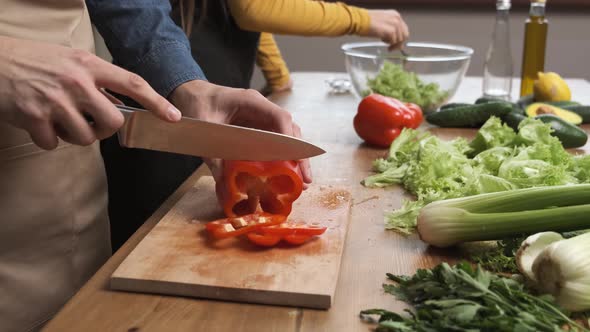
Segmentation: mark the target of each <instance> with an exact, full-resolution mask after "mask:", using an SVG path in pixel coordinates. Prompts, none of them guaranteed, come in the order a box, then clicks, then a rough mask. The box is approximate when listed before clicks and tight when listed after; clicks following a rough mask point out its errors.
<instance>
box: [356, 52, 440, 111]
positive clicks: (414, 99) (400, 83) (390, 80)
mask: <svg viewBox="0 0 590 332" xmlns="http://www.w3.org/2000/svg"><path fill="white" fill-rule="evenodd" d="M367 85H368V87H369V89H370V90H371V92H374V93H378V94H381V95H384V96H389V97H393V98H396V99H399V100H401V101H404V102H408V103H414V104H417V105H419V106H420V107H422V108H423V109H431V108H433V106H436V105H438V104H440V103H442V102H443V101H444V100H445V99H446V98H447V96H448V92H446V91H441V89H440V86H439V85H438V84H436V83H428V84H427V83H424V82H423V81H422V80H420V78H419V77H418V75H416V74H415V73H411V72H407V71H405V70H404V69H403V68H402V67H401V66H399V65H397V64H394V63H392V62H389V61H385V62H384V63H383V67H382V68H381V70H380V71H379V73H378V74H377V75H376V76H375V77H374V78H372V79H371V78H369V79H367Z"/></svg>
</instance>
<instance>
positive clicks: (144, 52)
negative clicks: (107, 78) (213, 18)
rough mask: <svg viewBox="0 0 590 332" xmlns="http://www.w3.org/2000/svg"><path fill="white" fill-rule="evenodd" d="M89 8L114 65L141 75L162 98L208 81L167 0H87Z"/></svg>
mask: <svg viewBox="0 0 590 332" xmlns="http://www.w3.org/2000/svg"><path fill="white" fill-rule="evenodd" d="M86 5H87V6H88V10H89V12H90V17H91V19H92V23H93V24H94V25H95V26H96V28H97V29H98V31H99V32H100V34H101V35H102V37H103V38H104V40H105V44H106V45H107V48H108V49H109V52H110V53H111V55H112V56H113V60H114V63H115V64H117V65H119V66H121V67H123V68H125V69H127V70H129V71H132V72H134V73H137V74H139V75H141V76H142V77H143V78H144V79H145V80H146V81H147V82H148V83H149V84H150V85H151V86H152V87H153V88H154V89H155V90H156V91H157V92H158V93H160V94H161V95H162V96H165V97H167V96H168V95H169V94H170V93H171V92H172V91H173V90H174V89H175V88H176V87H177V86H179V85H180V84H182V83H185V82H187V81H192V80H199V79H200V80H204V79H205V75H204V74H203V71H202V70H201V68H200V67H199V65H198V64H197V62H196V61H195V60H194V59H193V56H192V54H191V50H190V44H189V41H188V39H187V37H186V35H185V34H184V32H183V31H182V30H181V29H180V27H178V26H177V25H176V24H175V23H174V21H173V20H172V18H171V17H170V11H171V6H170V2H169V1H168V0H161V1H157V0H156V1H154V0H86Z"/></svg>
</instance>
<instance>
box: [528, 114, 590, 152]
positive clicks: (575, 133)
mask: <svg viewBox="0 0 590 332" xmlns="http://www.w3.org/2000/svg"><path fill="white" fill-rule="evenodd" d="M535 119H539V120H541V121H543V122H545V123H548V124H550V125H551V128H553V132H552V133H551V135H553V136H555V137H557V138H559V140H560V141H561V144H562V145H563V147H564V148H566V149H569V148H578V147H581V146H584V145H586V141H588V135H587V134H586V132H585V131H584V130H582V129H580V128H578V127H577V126H575V125H573V124H571V123H569V122H567V121H565V120H563V119H562V118H560V117H558V116H555V115H553V114H542V115H538V116H536V117H535Z"/></svg>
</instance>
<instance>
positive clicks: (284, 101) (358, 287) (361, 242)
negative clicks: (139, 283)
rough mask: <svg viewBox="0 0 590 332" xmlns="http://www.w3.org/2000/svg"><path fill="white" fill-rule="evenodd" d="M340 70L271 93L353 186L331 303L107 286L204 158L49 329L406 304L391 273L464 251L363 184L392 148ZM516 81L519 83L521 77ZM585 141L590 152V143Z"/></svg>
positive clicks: (324, 169) (247, 321) (323, 171)
mask: <svg viewBox="0 0 590 332" xmlns="http://www.w3.org/2000/svg"><path fill="white" fill-rule="evenodd" d="M332 77H346V75H345V74H343V73H317V72H315V73H294V74H293V80H294V82H295V86H294V88H293V91H292V92H286V93H281V94H276V95H273V96H271V100H273V101H274V102H276V103H277V104H279V105H281V106H282V107H284V108H286V109H288V110H289V111H290V112H292V114H293V117H294V119H295V121H296V122H297V123H299V124H300V126H301V127H302V130H303V135H304V137H305V138H306V139H308V140H311V141H313V142H314V143H316V144H318V145H320V146H322V147H323V148H324V149H325V150H326V151H327V153H326V154H324V155H322V156H320V157H317V158H314V159H313V160H312V167H313V175H314V182H316V183H321V184H335V185H346V186H351V188H352V196H353V209H352V216H351V221H350V226H349V231H348V235H347V239H346V244H345V248H344V256H343V259H342V265H341V270H340V276H339V280H338V286H337V290H336V295H335V302H334V305H333V306H332V308H330V309H329V310H310V309H300V308H292V307H277V306H266V305H253V304H240V303H232V302H222V301H210V300H199V299H192V298H183V297H171V296H161V295H151V294H137V293H127V292H118V291H112V290H110V289H109V277H110V275H111V274H112V273H113V271H114V270H115V269H116V267H117V266H118V265H119V264H120V263H121V261H122V260H123V259H124V258H125V257H126V256H127V255H128V254H129V252H131V250H132V249H133V248H134V247H135V246H136V245H137V244H138V243H139V241H141V239H142V238H143V237H144V236H145V235H146V234H147V233H148V232H149V231H150V229H152V228H153V227H154V225H155V224H156V223H157V222H158V220H160V219H161V218H162V216H164V214H166V212H167V211H168V210H169V209H170V208H171V207H172V206H173V205H174V203H176V202H177V201H178V200H179V199H180V198H181V197H182V196H183V194H184V193H185V192H187V190H188V189H189V188H191V186H193V185H194V184H195V183H196V181H197V180H198V179H199V178H200V177H201V176H203V175H205V174H208V173H207V170H206V169H204V168H202V169H199V170H198V171H197V172H195V174H193V175H192V176H191V177H190V178H189V179H188V180H187V181H186V182H185V183H184V184H183V185H182V186H181V187H180V188H179V189H178V190H177V191H176V192H175V193H174V194H173V195H172V196H171V197H170V198H169V199H168V200H167V201H166V202H165V203H164V204H163V205H162V207H161V208H160V209H159V210H158V211H157V212H156V213H155V214H154V215H153V216H151V217H150V218H149V219H148V220H147V221H146V223H145V224H144V225H143V226H142V227H141V228H140V229H139V230H138V231H137V232H136V233H135V234H134V235H133V236H132V237H131V239H129V241H127V243H126V244H125V245H124V246H123V247H122V248H121V249H120V250H119V251H118V252H116V253H115V254H114V255H113V257H112V258H111V259H109V261H108V262H107V263H106V264H105V265H104V266H103V267H102V268H101V269H100V270H99V271H98V272H97V273H96V274H95V275H94V276H93V277H92V278H91V279H90V281H89V282H88V283H86V285H85V286H84V287H83V288H82V289H81V290H80V291H79V292H78V293H77V294H76V295H75V296H74V297H73V298H72V299H71V300H70V301H69V302H68V303H67V304H66V305H65V306H64V307H63V308H62V310H61V311H60V312H59V313H58V314H57V316H56V317H55V318H54V319H53V320H52V321H50V322H49V323H48V324H47V326H46V327H45V329H44V331H48V332H53V331H59V332H63V331H142V332H144V331H277V332H288V331H296V332H299V331H314V332H315V331H369V330H370V328H371V325H369V324H366V323H364V322H362V321H361V320H360V319H359V316H358V313H359V311H360V310H362V309H367V308H388V309H393V310H401V309H403V308H404V306H403V304H402V303H400V302H397V301H395V300H394V298H393V297H392V296H391V295H387V294H384V293H383V291H382V289H381V284H382V283H383V282H384V281H385V273H387V272H391V273H394V274H411V273H413V272H415V270H416V269H417V268H420V267H432V266H434V265H436V264H437V263H439V262H440V261H442V260H446V261H453V260H456V259H457V254H456V252H454V251H453V250H435V249H431V248H428V247H427V246H426V245H425V244H424V243H422V242H421V241H420V240H419V239H418V238H417V237H416V236H415V235H414V236H410V237H407V238H404V237H402V236H400V235H398V234H396V233H394V232H390V231H385V230H384V228H383V222H384V221H383V220H384V211H387V210H391V209H395V208H398V207H399V206H400V204H401V198H403V197H405V196H406V194H405V193H404V192H403V190H402V189H400V188H398V187H392V188H387V189H368V188H364V187H363V186H361V185H360V184H359V182H360V181H361V180H362V179H363V178H364V177H365V176H367V175H369V174H371V162H372V160H373V159H375V158H377V157H380V156H383V155H384V154H385V152H386V150H382V149H375V148H371V147H369V146H366V145H364V144H362V141H361V140H360V139H359V138H358V137H357V136H356V134H355V132H354V130H353V128H352V118H353V116H354V114H355V111H356V106H357V104H358V100H357V99H355V97H354V96H352V95H351V94H345V95H338V94H331V93H330V92H329V89H328V87H327V86H326V85H325V83H324V81H325V80H326V79H328V78H332ZM568 83H569V84H570V87H571V88H572V92H573V96H575V99H576V100H578V101H580V102H584V103H586V104H590V93H589V92H590V83H588V82H587V81H584V80H579V79H578V80H568ZM514 85H515V90H516V87H517V86H518V82H515V84H514ZM480 94H481V79H480V78H466V79H465V80H464V81H463V83H462V85H461V87H460V89H459V91H458V92H457V94H456V96H455V98H454V101H466V102H473V101H474V100H475V99H476V98H477V97H478V96H479V95H480ZM515 95H516V94H515ZM585 129H586V130H587V131H588V130H589V129H590V127H587V126H585ZM435 132H436V133H437V135H440V136H442V137H444V138H449V139H450V138H453V137H455V136H457V135H464V136H471V135H473V133H474V131H473V130H459V129H452V130H449V129H446V130H440V129H437V130H435ZM582 150H584V151H585V152H586V153H588V152H590V149H589V145H586V147H584V149H582ZM580 152H581V151H580ZM318 273H321V271H318Z"/></svg>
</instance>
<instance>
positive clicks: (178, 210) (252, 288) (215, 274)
mask: <svg viewBox="0 0 590 332" xmlns="http://www.w3.org/2000/svg"><path fill="white" fill-rule="evenodd" d="M350 206H351V196H350V193H349V191H348V190H346V189H343V188H339V187H332V186H321V185H316V184H314V185H312V186H311V187H310V188H309V189H307V190H306V191H304V192H303V194H302V195H301V197H300V198H299V199H298V200H297V201H296V203H295V205H294V207H293V212H292V213H291V215H290V216H289V219H291V220H303V221H306V222H308V223H312V222H318V223H320V224H322V225H324V226H327V227H328V230H327V231H326V232H325V233H324V234H323V235H322V236H321V237H318V238H316V239H314V240H313V241H311V242H309V243H306V244H304V245H302V246H299V247H293V246H288V245H280V246H278V247H275V248H270V249H266V248H259V247H256V246H255V245H253V244H250V243H249V242H248V241H247V240H246V239H227V240H223V241H222V242H213V241H212V240H211V239H210V238H209V237H208V236H207V233H206V231H205V229H204V224H205V223H206V222H208V221H211V220H215V219H217V218H220V217H222V212H221V209H220V208H219V206H218V204H217V200H216V197H215V191H214V181H213V179H212V178H211V177H210V176H207V177H203V178H201V179H200V180H199V181H198V183H197V184H196V185H195V187H194V188H192V190H190V191H189V192H188V193H187V194H186V195H185V196H183V197H182V198H181V199H180V200H179V201H178V203H176V205H175V206H174V207H173V208H172V209H171V210H170V212H168V214H166V215H165V216H164V217H163V218H162V219H161V220H160V222H159V223H158V224H157V225H156V226H155V227H154V228H153V229H152V230H151V232H150V233H149V234H148V235H147V236H146V237H145V238H144V239H143V240H142V241H141V242H140V243H139V244H138V245H137V247H135V249H134V250H133V251H132V252H131V254H129V256H127V258H126V259H125V260H124V261H123V263H121V265H120V266H119V267H118V268H117V270H115V272H114V273H113V274H112V276H111V288H112V289H116V290H125V291H134V292H146V293H158V294H168V295H180V296H192V297H202V298H210V299H219V300H229V301H238V302H249V303H263V304H274V305H287V306H298V307H299V306H300V307H309V308H321V309H325V308H329V307H330V305H331V304H332V302H333V297H334V292H335V290H336V283H337V281H338V274H339V269H340V260H341V258H342V251H343V246H344V240H345V237H346V230H347V227H348V221H349V216H350Z"/></svg>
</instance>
